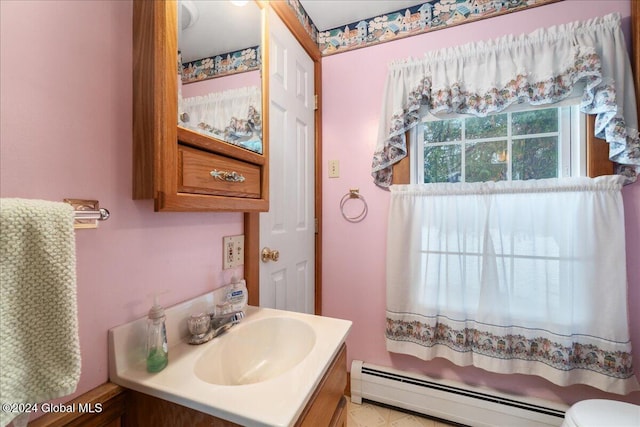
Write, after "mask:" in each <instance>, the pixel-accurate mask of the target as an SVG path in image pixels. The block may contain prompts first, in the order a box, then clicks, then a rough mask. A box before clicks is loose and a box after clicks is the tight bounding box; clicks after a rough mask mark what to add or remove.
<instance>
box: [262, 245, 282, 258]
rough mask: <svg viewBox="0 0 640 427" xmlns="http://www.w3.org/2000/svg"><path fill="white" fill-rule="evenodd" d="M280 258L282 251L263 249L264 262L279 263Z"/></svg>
mask: <svg viewBox="0 0 640 427" xmlns="http://www.w3.org/2000/svg"><path fill="white" fill-rule="evenodd" d="M279 258H280V251H278V250H277V249H269V248H267V247H265V248H263V249H262V262H269V261H273V262H277V261H278V259H279Z"/></svg>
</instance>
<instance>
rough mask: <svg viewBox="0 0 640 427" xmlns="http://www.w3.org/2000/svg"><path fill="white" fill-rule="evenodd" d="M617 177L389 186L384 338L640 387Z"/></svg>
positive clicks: (565, 381)
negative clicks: (634, 358) (634, 364)
mask: <svg viewBox="0 0 640 427" xmlns="http://www.w3.org/2000/svg"><path fill="white" fill-rule="evenodd" d="M624 180H625V178H624V177H622V176H620V175H612V176H603V177H599V178H586V177H574V178H560V179H547V180H530V181H511V182H507V181H501V182H485V183H442V184H418V185H393V186H391V188H390V190H391V205H390V213H389V224H388V238H387V241H388V243H387V245H388V246H387V311H386V319H387V326H386V345H387V349H388V350H389V351H391V352H396V353H404V354H409V355H413V356H415V357H418V358H421V359H424V360H430V359H433V358H436V357H444V358H447V359H449V360H450V361H452V362H453V363H455V364H457V365H460V366H468V365H473V366H476V367H479V368H482V369H486V370H488V371H492V372H498V373H503V374H511V373H520V374H529V375H538V376H542V377H544V378H546V379H547V380H549V381H551V382H553V383H555V384H558V385H561V386H568V385H572V384H588V385H590V386H593V387H597V388H600V389H602V390H605V391H608V392H612V393H619V394H627V393H629V392H631V391H634V390H638V388H639V387H638V382H637V380H636V377H635V376H634V371H633V367H632V356H631V343H630V337H629V325H628V317H627V276H626V255H625V231H624V213H623V205H622V196H621V192H620V189H621V186H622V183H623V181H624Z"/></svg>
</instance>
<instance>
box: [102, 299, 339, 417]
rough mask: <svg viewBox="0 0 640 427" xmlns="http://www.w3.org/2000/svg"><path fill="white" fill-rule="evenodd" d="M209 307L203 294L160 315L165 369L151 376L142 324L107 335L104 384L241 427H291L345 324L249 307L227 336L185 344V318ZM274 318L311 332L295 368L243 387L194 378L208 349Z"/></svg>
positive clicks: (336, 346) (309, 395) (314, 386)
mask: <svg viewBox="0 0 640 427" xmlns="http://www.w3.org/2000/svg"><path fill="white" fill-rule="evenodd" d="M211 303H212V296H211V294H207V295H203V296H202V297H198V298H196V299H194V300H190V301H187V302H184V303H182V304H179V305H177V306H174V307H171V308H168V309H167V310H166V315H167V320H166V324H167V338H168V341H169V364H168V365H167V367H166V368H165V369H164V370H163V371H161V372H158V373H155V374H151V373H148V372H147V371H146V365H145V355H144V338H145V332H146V319H144V318H143V319H139V320H136V321H134V322H131V323H127V324H125V325H121V326H118V327H115V328H113V329H111V330H109V376H110V380H111V381H112V382H114V383H116V384H118V385H121V386H123V387H126V388H129V389H132V390H135V391H139V392H142V393H146V394H148V395H151V396H154V397H157V398H161V399H164V400H167V401H170V402H173V403H177V404H180V405H183V406H186V407H189V408H192V409H195V410H198V411H201V412H203V413H207V414H210V415H213V416H216V417H219V418H222V419H225V420H228V421H231V422H234V423H238V424H241V425H245V426H290V425H293V424H294V423H295V421H296V420H297V419H298V417H299V416H300V414H301V412H302V410H303V409H304V407H305V405H306V404H307V402H308V401H309V399H310V398H311V396H312V394H313V392H314V390H315V389H316V387H317V386H318V384H319V382H320V380H321V379H322V377H323V375H324V373H325V372H326V371H327V369H328V367H329V365H330V363H331V361H332V360H333V358H334V357H335V355H336V354H337V353H338V351H339V349H340V347H341V345H342V344H343V343H344V342H345V340H346V337H347V334H348V333H349V329H350V328H351V322H350V321H347V320H341V319H334V318H329V317H322V316H315V315H310V314H303V313H296V312H289V311H283V310H274V309H268V308H258V307H251V306H250V307H247V310H246V316H245V318H244V319H243V320H242V321H241V322H240V324H238V325H236V326H233V327H232V328H231V329H230V330H229V331H228V332H227V333H225V334H223V335H221V336H219V337H217V338H214V339H213V340H212V341H210V342H208V343H205V344H201V345H190V344H188V342H187V341H188V335H189V334H188V331H187V326H186V319H187V317H188V316H189V315H191V314H194V313H197V312H206V309H207V307H208V306H210V304H211ZM279 317H286V318H289V319H297V320H299V321H301V322H304V323H305V324H306V325H308V326H310V327H311V329H312V330H313V332H314V333H315V342H314V343H313V347H312V348H311V350H310V352H309V353H308V354H307V355H306V357H304V358H303V359H302V360H301V361H300V362H299V363H297V364H296V365H295V366H293V367H292V368H290V369H289V370H287V371H285V372H284V373H282V374H280V375H278V376H276V377H274V378H271V379H268V380H265V381H262V382H256V383H253V384H245V385H218V384H211V383H209V382H205V381H203V380H201V379H200V378H199V377H198V376H197V375H196V372H195V370H194V368H195V366H196V363H197V361H198V360H199V359H200V357H201V356H202V355H203V354H204V353H205V352H207V350H208V349H211V348H212V346H216V345H224V343H225V340H229V339H232V338H231V337H232V336H233V334H234V332H240V331H241V328H243V327H250V326H248V325H250V324H251V323H252V322H257V321H260V320H261V319H267V318H279Z"/></svg>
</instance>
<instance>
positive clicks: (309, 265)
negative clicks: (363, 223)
mask: <svg viewBox="0 0 640 427" xmlns="http://www.w3.org/2000/svg"><path fill="white" fill-rule="evenodd" d="M269 31H270V35H269V40H270V42H269V55H270V56H269V73H270V75H269V102H270V105H269V140H270V141H271V142H270V145H269V162H270V163H269V171H270V179H269V183H270V184H269V185H270V188H269V195H270V210H269V212H267V213H262V214H260V248H264V247H268V248H270V249H275V250H277V251H279V254H280V256H279V258H278V260H277V261H268V262H261V263H260V305H261V306H265V307H273V308H278V309H284V310H292V311H300V312H306V313H313V312H314V309H315V307H314V290H315V283H314V279H315V271H314V266H315V260H314V257H315V249H314V245H315V225H314V224H315V220H314V199H315V195H314V188H315V179H314V174H315V170H314V144H315V140H314V135H315V123H314V104H315V102H314V87H313V85H314V63H313V60H312V59H311V58H310V57H309V56H308V54H307V53H306V52H305V50H304V49H303V48H302V46H300V44H299V43H298V41H297V40H296V39H295V38H294V37H293V35H291V33H290V32H289V30H288V29H287V28H286V26H285V25H284V24H283V23H282V21H281V20H280V18H278V16H277V15H276V14H275V13H273V11H272V10H269Z"/></svg>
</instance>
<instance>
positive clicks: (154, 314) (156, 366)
mask: <svg viewBox="0 0 640 427" xmlns="http://www.w3.org/2000/svg"><path fill="white" fill-rule="evenodd" d="M165 319H166V316H165V314H164V308H162V306H160V304H158V296H157V295H155V296H154V300H153V306H152V307H151V309H150V310H149V318H148V320H147V346H146V355H147V372H160V371H162V370H163V369H164V368H165V366H167V363H169V347H168V344H167V327H166V325H165Z"/></svg>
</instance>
